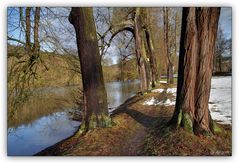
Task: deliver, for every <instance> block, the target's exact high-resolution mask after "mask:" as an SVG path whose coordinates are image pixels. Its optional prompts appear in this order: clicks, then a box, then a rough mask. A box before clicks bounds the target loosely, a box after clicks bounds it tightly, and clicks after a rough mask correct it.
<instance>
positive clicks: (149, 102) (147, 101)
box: [142, 97, 175, 106]
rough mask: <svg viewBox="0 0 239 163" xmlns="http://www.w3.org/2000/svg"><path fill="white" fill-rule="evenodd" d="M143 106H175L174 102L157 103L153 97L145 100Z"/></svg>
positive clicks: (168, 100)
mask: <svg viewBox="0 0 239 163" xmlns="http://www.w3.org/2000/svg"><path fill="white" fill-rule="evenodd" d="M142 104H143V105H165V106H172V105H175V101H174V100H172V101H171V100H170V99H167V100H166V101H159V100H157V99H155V98H154V97H152V98H150V99H147V100H146V101H144V102H143V103H142Z"/></svg>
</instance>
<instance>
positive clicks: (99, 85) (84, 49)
mask: <svg viewBox="0 0 239 163" xmlns="http://www.w3.org/2000/svg"><path fill="white" fill-rule="evenodd" d="M69 21H70V23H71V24H72V25H73V26H74V28H75V31H76V40H77V48H78V55H79V58H80V65H81V72H82V81H83V90H84V101H85V103H84V107H85V115H84V123H83V125H82V127H81V131H83V132H87V131H88V130H89V129H90V128H95V127H106V126H108V125H110V119H109V117H108V107H107V94H106V90H105V85H104V80H103V72H102V66H101V63H100V53H99V49H98V42H97V37H96V27H95V23H94V18H93V10H92V8H85V7H82V8H81V7H80V8H72V10H71V13H70V16H69Z"/></svg>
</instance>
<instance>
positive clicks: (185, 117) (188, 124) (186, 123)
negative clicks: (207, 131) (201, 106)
mask: <svg viewBox="0 0 239 163" xmlns="http://www.w3.org/2000/svg"><path fill="white" fill-rule="evenodd" d="M182 125H183V127H184V129H185V130H187V131H188V132H193V123H192V120H191V117H190V116H189V114H188V113H184V114H182Z"/></svg>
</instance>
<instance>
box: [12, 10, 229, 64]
mask: <svg viewBox="0 0 239 163" xmlns="http://www.w3.org/2000/svg"><path fill="white" fill-rule="evenodd" d="M8 9H9V10H8V13H9V12H10V11H11V10H10V9H11V8H8ZM9 19H10V20H11V21H9V22H14V24H15V23H19V22H18V19H19V16H18V14H13V16H12V17H9ZM9 22H8V31H9V30H10V29H12V28H14V26H12V24H9ZM219 25H220V26H221V28H222V30H223V32H224V34H225V36H226V38H227V39H229V38H231V37H232V8H230V7H223V8H221V13H220V18H219ZM9 35H10V36H15V37H16V38H18V37H19V31H18V30H15V31H14V33H11V32H9ZM63 36H64V35H63ZM23 38H24V36H22V35H21V39H23ZM112 47H113V46H112ZM109 53H110V55H107V56H106V57H109V58H111V60H112V64H116V63H117V61H118V59H119V56H118V55H117V52H116V50H115V48H110V49H109Z"/></svg>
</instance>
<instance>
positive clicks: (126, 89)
mask: <svg viewBox="0 0 239 163" xmlns="http://www.w3.org/2000/svg"><path fill="white" fill-rule="evenodd" d="M139 85H140V81H139V80H134V81H125V82H110V83H107V84H106V91H107V98H108V107H109V108H114V107H117V106H119V105H120V104H122V103H123V102H124V101H125V100H126V99H128V98H129V97H132V96H133V95H135V93H136V92H137V91H138V90H139Z"/></svg>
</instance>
